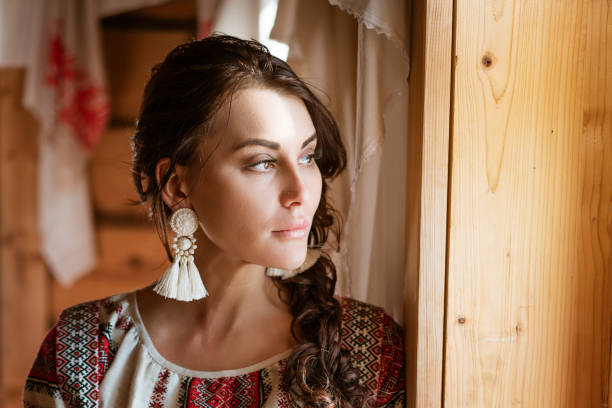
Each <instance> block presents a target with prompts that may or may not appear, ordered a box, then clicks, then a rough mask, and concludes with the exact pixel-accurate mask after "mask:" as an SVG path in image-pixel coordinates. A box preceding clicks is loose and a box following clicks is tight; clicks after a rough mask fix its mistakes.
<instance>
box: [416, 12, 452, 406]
mask: <svg viewBox="0 0 612 408" xmlns="http://www.w3.org/2000/svg"><path fill="white" fill-rule="evenodd" d="M452 10H453V2H452V1H436V2H427V4H425V3H424V2H418V1H416V2H413V9H412V22H413V26H412V33H411V41H412V43H411V48H412V53H411V70H410V85H409V92H410V94H409V107H408V109H409V112H408V115H409V119H408V124H409V138H408V164H407V167H408V177H407V192H408V193H407V194H408V196H407V200H406V221H407V237H406V242H407V248H406V259H407V265H406V282H405V285H404V287H405V288H406V294H405V303H406V311H405V315H406V322H405V327H406V353H407V356H406V357H407V369H406V370H407V371H406V373H407V392H406V394H407V397H408V398H407V402H406V406H408V407H419V408H420V407H427V408H430V407H441V406H442V397H441V396H442V386H443V382H442V378H443V377H442V376H443V371H442V370H443V359H442V358H443V339H444V333H443V330H444V291H445V276H446V264H445V261H446V230H447V227H446V213H447V209H446V205H447V204H446V203H447V190H448V151H449V138H450V125H449V114H450V90H451V62H452V59H451V54H452V53H451V47H452Z"/></svg>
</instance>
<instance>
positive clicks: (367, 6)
mask: <svg viewBox="0 0 612 408" xmlns="http://www.w3.org/2000/svg"><path fill="white" fill-rule="evenodd" d="M408 33H409V27H408V5H407V4H406V3H405V2H404V1H402V0H388V1H384V2H382V1H380V2H379V1H366V0H353V1H341V0H329V1H328V0H312V1H308V2H303V1H299V0H279V7H278V14H277V18H276V22H275V26H274V28H273V30H272V34H271V38H274V39H276V40H278V41H282V42H285V43H287V44H289V46H290V51H289V57H288V62H289V64H290V65H291V66H292V67H293V68H294V69H295V70H296V72H297V73H298V75H300V76H301V77H302V78H303V79H305V80H306V81H307V82H309V83H310V84H312V85H314V86H315V87H317V88H319V89H320V91H322V92H318V93H319V96H321V97H322V99H323V101H324V102H326V103H327V105H328V107H329V108H330V110H331V111H332V113H333V114H334V116H335V117H336V119H337V121H338V124H339V126H340V130H341V133H342V137H343V141H344V143H345V146H346V148H347V153H348V168H347V170H346V172H345V173H344V174H343V175H342V176H341V177H339V178H338V179H337V180H335V181H334V183H333V184H332V190H333V191H332V194H331V196H332V203H333V204H334V205H335V207H336V208H337V209H338V210H339V211H340V212H341V213H342V214H343V216H344V220H345V223H344V230H343V235H342V237H341V238H342V239H341V241H340V247H341V250H340V251H339V252H335V253H333V254H332V256H333V257H334V262H335V263H336V266H337V267H338V272H339V282H338V289H339V292H340V293H341V294H343V295H346V296H351V297H354V298H356V299H359V300H363V301H366V302H369V303H373V304H376V305H379V306H382V307H384V308H385V310H386V311H387V312H389V313H390V314H392V316H393V317H394V318H395V319H396V320H397V321H400V322H401V321H403V291H404V286H403V285H404V269H405V261H406V259H405V237H406V216H405V211H406V203H405V199H406V158H407V137H408V124H407V119H406V118H407V114H408V99H407V98H408V73H409V61H408Z"/></svg>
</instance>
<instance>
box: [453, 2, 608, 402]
mask: <svg viewBox="0 0 612 408" xmlns="http://www.w3.org/2000/svg"><path fill="white" fill-rule="evenodd" d="M455 7H456V10H455V14H456V18H455V34H454V50H455V53H454V56H453V58H454V61H453V62H454V70H453V84H454V86H453V88H452V92H453V96H452V102H451V110H452V114H451V122H450V123H451V140H452V143H451V150H450V154H451V165H450V169H449V172H450V189H449V218H448V220H449V221H448V228H449V230H448V254H447V257H448V270H447V281H448V286H447V310H446V335H445V349H446V354H445V358H444V361H445V362H444V393H443V402H444V406H447V407H469V408H474V407H483V408H484V407H487V408H488V407H511V406H512V407H514V406H517V407H518V406H520V407H567V408H578V407H580V408H587V407H606V406H608V405H609V404H610V403H611V402H612V401H610V392H609V387H610V386H611V383H610V347H611V343H610V339H611V335H612V279H611V273H612V269H611V268H612V264H611V263H612V240H611V238H612V3H611V2H610V1H597V0H593V1H578V2H575V1H561V2H552V1H534V2H522V1H495V2H493V1H488V2H456V3H455Z"/></svg>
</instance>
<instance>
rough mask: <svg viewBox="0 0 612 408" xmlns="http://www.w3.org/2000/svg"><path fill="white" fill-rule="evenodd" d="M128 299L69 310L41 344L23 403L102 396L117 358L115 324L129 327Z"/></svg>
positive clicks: (110, 299)
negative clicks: (103, 383)
mask: <svg viewBox="0 0 612 408" xmlns="http://www.w3.org/2000/svg"><path fill="white" fill-rule="evenodd" d="M129 299H130V296H129V294H127V293H124V294H118V295H112V296H108V297H105V298H101V299H96V300H91V301H88V302H83V303H79V304H76V305H73V306H70V307H68V308H66V309H64V310H63V311H62V312H61V313H60V315H59V317H58V318H57V321H56V323H55V325H53V327H52V328H51V329H50V330H49V332H48V333H47V335H46V336H45V338H44V339H43V341H42V343H41V345H40V347H39V350H38V354H37V355H36V357H35V359H34V362H33V365H32V367H31V369H30V371H29V374H28V377H27V379H26V384H25V389H24V403H27V404H30V405H31V406H36V405H38V404H42V405H53V406H55V405H57V404H60V402H61V401H62V400H63V401H64V402H66V403H68V404H69V405H70V404H72V403H73V402H75V401H82V400H84V399H87V398H92V396H94V397H93V398H94V399H95V398H97V395H98V384H99V382H100V381H101V379H102V376H103V375H104V373H105V371H106V369H107V368H108V365H109V364H110V362H111V361H112V350H111V338H112V337H117V334H116V333H115V332H117V331H118V330H116V329H114V328H125V327H126V324H125V322H126V321H129V319H126V312H127V307H126V306H127V305H128V303H129ZM122 322H123V323H122ZM75 403H76V402H75ZM60 405H61V404H60Z"/></svg>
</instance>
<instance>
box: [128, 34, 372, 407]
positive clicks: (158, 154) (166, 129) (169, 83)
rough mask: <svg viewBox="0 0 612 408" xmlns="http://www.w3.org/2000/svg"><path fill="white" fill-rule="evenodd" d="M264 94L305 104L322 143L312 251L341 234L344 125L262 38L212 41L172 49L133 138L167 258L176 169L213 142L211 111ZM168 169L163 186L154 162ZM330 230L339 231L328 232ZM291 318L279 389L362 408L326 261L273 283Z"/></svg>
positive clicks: (139, 179)
mask: <svg viewBox="0 0 612 408" xmlns="http://www.w3.org/2000/svg"><path fill="white" fill-rule="evenodd" d="M252 86H257V87H263V88H268V89H273V90H276V91H279V92H282V93H285V94H289V95H294V96H297V97H299V98H300V99H301V100H302V101H303V102H304V104H305V106H306V109H307V110H308V113H309V114H310V117H311V119H312V122H313V124H314V127H315V131H316V136H317V148H316V151H315V157H316V159H315V160H316V163H317V166H318V167H319V169H320V171H321V176H322V179H323V185H322V192H321V198H320V202H319V206H318V208H317V210H316V212H315V215H314V219H313V223H312V225H313V226H312V229H311V231H310V235H309V237H308V242H309V245H313V246H321V245H323V244H324V243H325V242H326V241H327V239H328V235H329V232H334V233H335V234H336V238H337V239H338V240H339V237H340V219H339V217H338V214H337V212H336V211H335V210H334V209H333V208H332V207H331V206H330V205H329V203H328V201H327V199H326V191H327V181H328V180H331V179H333V178H334V177H335V176H337V175H338V174H339V173H340V172H342V170H344V168H345V166H346V151H345V149H344V146H343V144H342V141H341V139H340V134H339V131H338V126H337V124H336V122H335V120H334V118H333V117H332V115H331V113H330V112H329V111H328V110H327V108H326V107H325V106H324V105H323V104H322V103H321V102H320V101H319V99H318V98H317V97H316V96H315V95H314V94H313V93H312V92H311V90H310V89H309V88H308V86H307V85H306V84H305V83H304V82H303V81H302V80H300V79H299V78H298V77H297V75H296V74H295V73H294V72H293V71H292V70H291V68H290V67H289V65H287V63H285V62H284V61H282V60H281V59H279V58H276V57H274V56H273V55H271V54H270V53H269V52H268V49H267V48H266V47H265V46H263V45H262V44H260V43H258V42H256V41H247V40H241V39H238V38H235V37H232V36H227V35H219V34H213V35H212V36H210V37H207V38H204V39H202V40H198V41H191V42H188V43H185V44H182V45H180V46H178V47H176V48H175V49H174V50H172V51H171V52H170V54H168V56H167V57H166V59H165V60H164V61H163V62H162V63H160V64H157V65H156V66H155V67H154V68H153V70H152V73H151V78H150V80H149V82H148V83H147V85H146V87H145V91H144V97H143V101H142V105H141V108H140V113H139V118H138V121H137V126H136V131H135V133H134V135H133V137H132V148H133V162H132V171H133V177H134V183H135V185H136V190H137V191H138V195H139V198H140V202H141V203H148V204H149V210H150V211H149V214H150V216H151V218H152V219H153V220H154V223H155V227H156V230H157V232H158V234H159V236H160V239H161V240H162V243H163V244H164V246H165V249H166V252H167V254H168V258H169V259H170V260H171V259H172V255H171V252H170V248H169V245H168V237H167V217H168V216H169V215H170V213H171V210H170V208H168V207H167V206H166V204H165V203H164V201H163V200H162V195H161V190H162V188H163V186H164V185H165V184H166V183H167V182H168V179H169V177H170V175H171V173H172V171H173V169H174V167H175V165H177V164H179V165H189V164H191V163H193V162H194V160H195V152H196V151H197V147H198V146H199V145H200V143H201V142H202V140H203V138H205V137H206V136H207V134H208V133H209V131H210V127H211V125H212V122H213V118H214V117H215V114H216V113H217V112H218V111H219V109H220V108H221V106H222V105H223V104H224V102H225V101H228V100H231V97H232V95H233V94H234V93H235V92H236V91H238V90H240V89H244V88H247V87H252ZM164 157H168V158H169V159H170V164H169V168H168V170H167V172H166V173H165V174H164V175H163V176H162V179H161V182H160V185H158V183H157V181H156V177H155V167H156V164H157V162H158V161H159V160H160V159H162V158H164ZM332 228H333V230H332ZM270 279H273V281H274V282H275V284H276V286H277V288H278V291H279V297H280V298H281V299H282V300H283V301H284V302H285V303H286V304H287V305H288V307H289V310H290V311H291V314H292V316H293V321H292V324H291V333H292V335H293V337H294V338H295V340H296V341H297V342H298V346H297V347H296V348H295V350H294V351H293V353H292V354H291V355H290V356H289V357H288V359H287V366H286V368H285V371H284V374H283V380H282V384H281V386H282V387H283V388H284V390H285V391H286V392H287V393H288V396H289V398H290V400H291V401H292V402H293V403H298V402H299V403H300V404H302V406H314V407H362V406H364V405H365V404H366V399H367V390H366V388H365V387H364V386H362V385H361V384H360V382H359V377H358V373H359V371H358V370H357V369H356V368H354V367H352V365H351V362H350V359H349V352H348V350H345V349H342V348H341V318H342V311H341V306H340V304H339V302H338V301H337V300H336V299H335V298H334V296H333V295H334V291H335V287H336V268H335V266H334V264H333V263H332V262H331V259H330V258H329V256H328V255H325V254H324V255H323V256H322V257H321V258H320V259H319V260H318V261H317V262H316V263H315V264H314V265H313V266H312V267H311V268H309V269H308V270H307V271H305V272H303V273H301V274H299V275H297V276H295V277H293V278H290V279H285V280H281V279H280V278H270Z"/></svg>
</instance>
